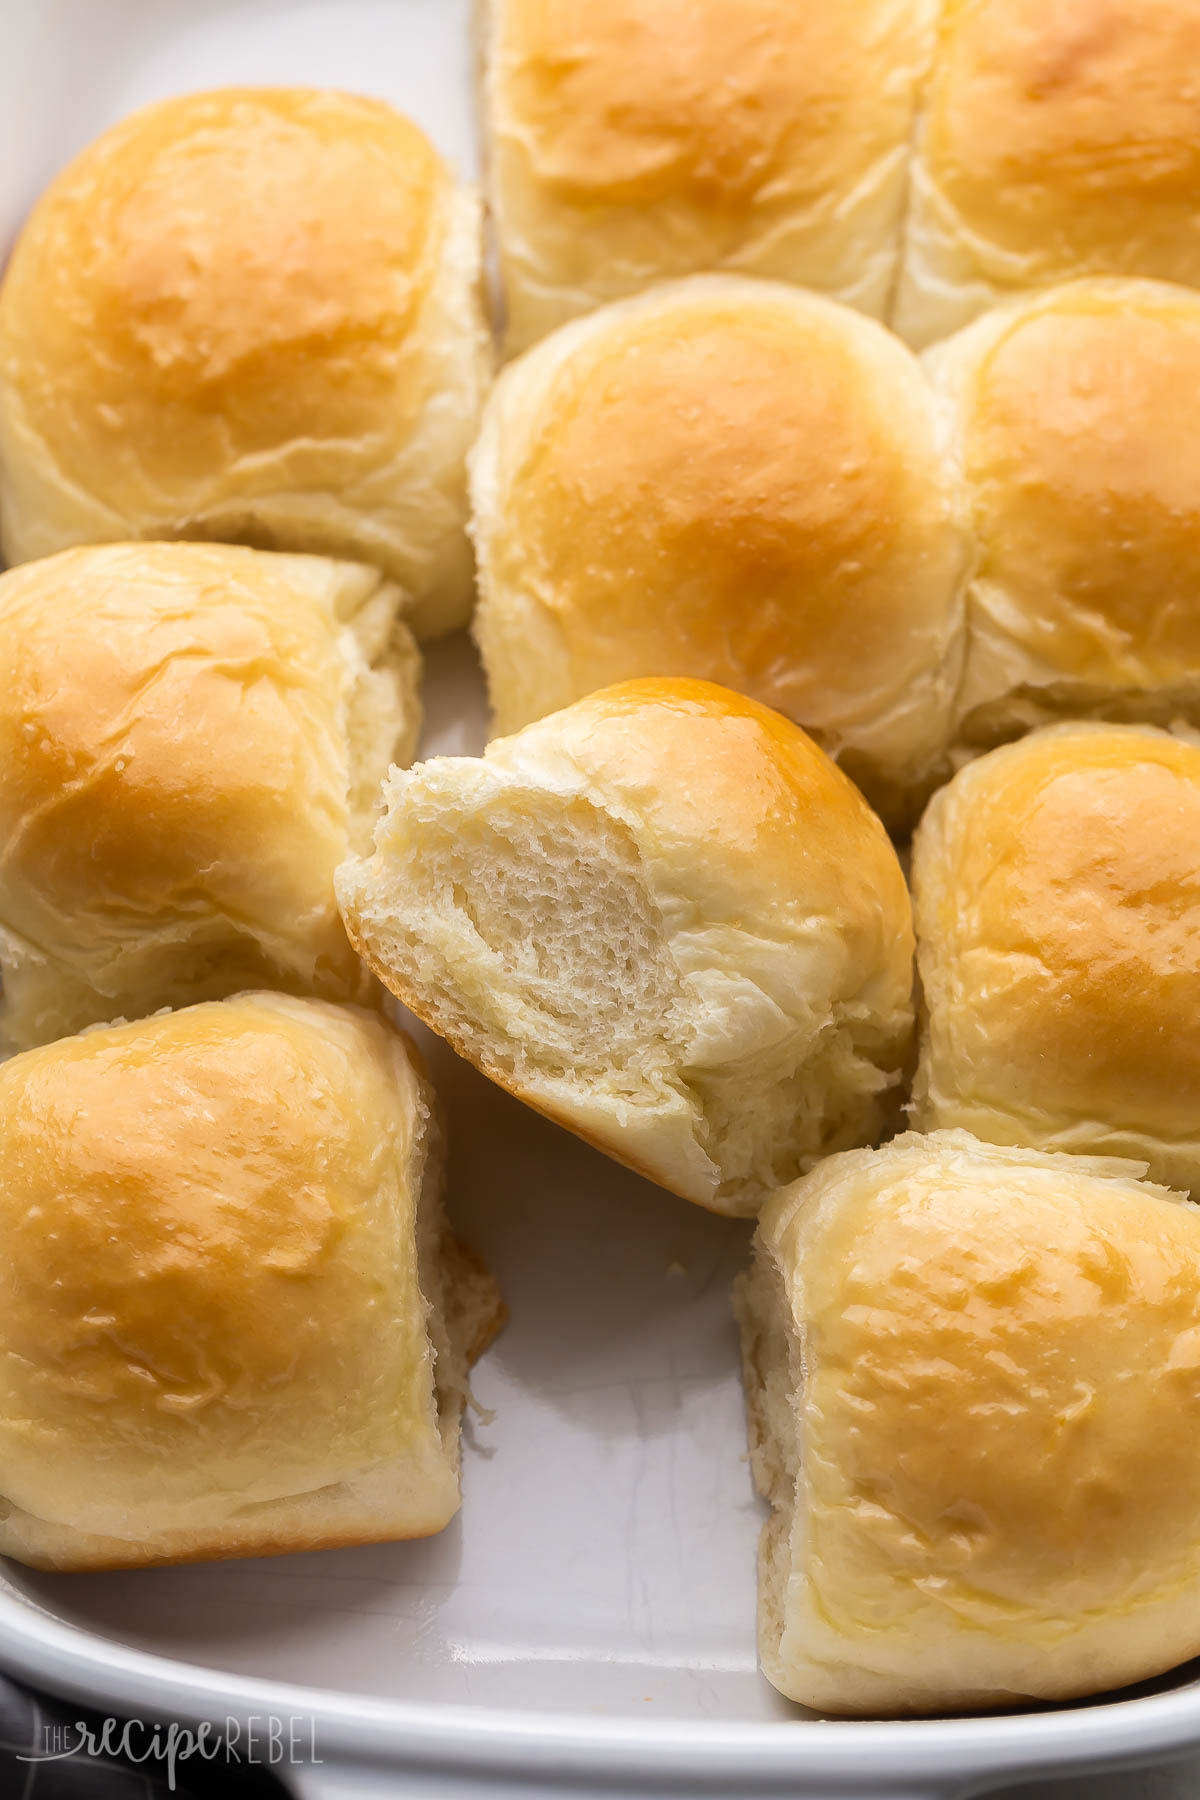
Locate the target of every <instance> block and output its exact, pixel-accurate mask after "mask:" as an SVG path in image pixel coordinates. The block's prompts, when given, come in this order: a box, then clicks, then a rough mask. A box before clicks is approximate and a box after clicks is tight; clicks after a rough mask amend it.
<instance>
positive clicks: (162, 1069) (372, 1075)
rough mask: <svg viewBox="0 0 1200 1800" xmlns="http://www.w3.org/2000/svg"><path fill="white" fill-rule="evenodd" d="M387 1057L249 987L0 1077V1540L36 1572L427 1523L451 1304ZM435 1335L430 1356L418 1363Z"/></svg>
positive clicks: (434, 1174)
mask: <svg viewBox="0 0 1200 1800" xmlns="http://www.w3.org/2000/svg"><path fill="white" fill-rule="evenodd" d="M431 1104H432V1101H431V1095H430V1091H429V1089H428V1088H427V1086H426V1084H425V1082H424V1080H423V1078H422V1076H421V1075H420V1073H419V1071H418V1069H417V1066H416V1064H415V1062H414V1053H413V1052H412V1050H411V1047H410V1045H409V1044H408V1041H407V1040H406V1039H404V1038H402V1037H401V1036H400V1035H399V1034H397V1033H396V1032H394V1031H393V1030H392V1029H391V1027H390V1026H388V1025H386V1024H385V1023H384V1022H383V1021H382V1020H381V1019H379V1018H378V1017H377V1016H375V1015H374V1014H371V1013H367V1012H363V1011H361V1010H360V1009H358V1008H341V1007H334V1006H330V1005H327V1004H325V1003H323V1002H319V1001H304V1000H292V999H288V998H286V997H284V996H281V995H271V994H252V995H243V996H239V997H238V998H237V999H234V1000H229V1001H225V1002H221V1003H219V1004H214V1005H205V1006H199V1007H193V1008H190V1009H187V1010H185V1011H182V1012H177V1013H172V1014H169V1015H163V1016H160V1017H158V1018H155V1019H150V1020H146V1021H143V1022H142V1023H138V1024H130V1025H122V1026H119V1027H115V1028H106V1029H100V1030H96V1031H92V1032H88V1033H86V1034H84V1035H83V1036H81V1037H75V1038H69V1039H66V1040H64V1041H62V1042H59V1043H56V1044H52V1045H49V1046H47V1047H45V1048H43V1049H40V1050H34V1051H30V1052H28V1053H27V1054H25V1055H23V1056H18V1057H14V1058H13V1059H11V1060H10V1061H8V1062H7V1063H5V1064H4V1065H3V1066H2V1067H0V1141H2V1143H3V1157H2V1158H0V1236H2V1238H3V1277H2V1285H3V1295H4V1303H3V1306H2V1307H0V1315H2V1316H0V1347H2V1350H3V1354H2V1355H0V1464H2V1466H3V1490H4V1504H3V1507H2V1508H0V1550H2V1551H3V1553H4V1554H6V1555H11V1556H16V1557H18V1558H20V1559H21V1560H22V1561H25V1562H31V1563H34V1564H37V1565H40V1566H47V1567H54V1568H90V1567H114V1566H117V1567H122V1566H134V1565H138V1564H143V1563H153V1562H161V1561H175V1560H186V1559H192V1558H200V1557H222V1556H232V1555H258V1554H264V1553H268V1552H273V1551H280V1550H301V1549H310V1548H318V1547H321V1546H325V1545H336V1544H340V1543H356V1542H365V1541H373V1540H376V1539H382V1538H391V1537H417V1536H423V1535H426V1534H427V1533H430V1532H434V1531H438V1530H440V1529H441V1527H442V1526H443V1525H445V1524H446V1522H447V1520H448V1519H449V1518H450V1517H451V1516H452V1515H453V1513H454V1512H455V1511H456V1510H457V1507H458V1419H459V1413H460V1411H461V1406H462V1399H463V1393H464V1390H465V1367H466V1350H467V1345H468V1342H469V1340H470V1339H471V1337H475V1338H476V1340H477V1339H478V1337H479V1335H480V1330H481V1327H482V1329H483V1334H484V1335H486V1330H487V1327H488V1326H489V1325H490V1326H494V1325H495V1323H496V1315H497V1309H498V1301H497V1299H496V1296H495V1292H494V1290H493V1289H491V1288H490V1284H488V1283H486V1281H484V1280H482V1278H481V1277H480V1276H479V1275H478V1273H476V1275H475V1276H474V1277H473V1283H474V1285H473V1290H472V1296H473V1297H472V1304H473V1306H474V1312H475V1316H474V1318H472V1319H469V1320H468V1319H467V1318H464V1317H463V1316H461V1309H460V1311H459V1312H458V1313H457V1314H456V1310H455V1304H454V1301H453V1297H452V1296H451V1295H449V1294H446V1293H444V1292H443V1282H444V1279H445V1276H446V1274H447V1272H448V1271H447V1270H446V1269H445V1268H444V1267H443V1259H444V1248H445V1247H444V1238H445V1232H444V1227H443V1224H442V1220H441V1215H440V1211H439V1201H438V1187H439V1182H440V1149H439V1143H438V1133H437V1128H436V1123H435V1121H434V1118H433V1115H432V1112H431ZM435 1347H436V1349H437V1351H438V1354H437V1358H436V1363H435V1354H434V1352H435Z"/></svg>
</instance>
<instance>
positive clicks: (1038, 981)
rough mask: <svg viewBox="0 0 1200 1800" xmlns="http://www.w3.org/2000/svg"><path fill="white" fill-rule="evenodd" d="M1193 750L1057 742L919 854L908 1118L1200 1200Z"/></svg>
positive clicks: (1110, 733)
mask: <svg viewBox="0 0 1200 1800" xmlns="http://www.w3.org/2000/svg"><path fill="white" fill-rule="evenodd" d="M1197 844H1200V737H1197V736H1196V735H1195V734H1193V733H1187V734H1182V733H1181V734H1175V735H1173V734H1170V733H1168V732H1165V731H1158V730H1155V729H1153V728H1151V727H1149V726H1135V725H1102V724H1091V723H1078V724H1063V725H1056V726H1049V727H1047V728H1046V729H1044V730H1042V731H1036V732H1033V733H1032V734H1031V735H1030V736H1029V737H1027V738H1023V739H1022V740H1021V741H1020V742H1019V743H1016V744H1011V745H1008V746H1006V747H1005V748H1003V749H1000V750H993V751H992V752H991V753H990V754H989V755H987V756H984V757H981V758H980V759H979V760H978V761H977V762H973V763H970V764H968V765H967V767H966V768H964V769H962V770H961V771H960V772H959V774H958V775H956V776H955V778H954V780H953V781H952V782H951V783H950V784H949V786H947V787H945V788H943V789H942V790H941V792H940V793H939V794H937V795H936V796H935V798H934V800H933V801H932V802H931V804H930V806H929V809H928V811H927V812H926V814H925V817H924V819H923V820H922V822H921V825H920V828H919V829H918V831H917V834H916V837H915V839H914V843H913V858H912V883H913V904H914V911H915V915H916V923H917V939H918V958H919V967H920V975H921V990H922V995H923V1024H922V1033H921V1054H920V1064H919V1067H918V1071H917V1078H916V1086H915V1092H914V1104H913V1119H914V1122H915V1123H916V1124H918V1125H920V1126H921V1127H922V1128H926V1129H931V1128H933V1127H935V1126H961V1127H963V1128H964V1129H966V1130H968V1131H972V1132H974V1133H975V1134H976V1136H978V1137H980V1138H986V1139H988V1140H989V1141H992V1142H995V1143H1004V1144H1027V1145H1033V1146H1036V1147H1037V1148H1039V1149H1045V1150H1069V1151H1075V1152H1084V1153H1089V1154H1101V1155H1112V1156H1125V1157H1131V1158H1133V1159H1135V1160H1136V1161H1138V1162H1140V1163H1144V1164H1145V1165H1146V1166H1147V1167H1148V1168H1149V1170H1150V1174H1151V1176H1152V1177H1153V1178H1154V1179H1155V1180H1157V1181H1161V1182H1164V1183H1167V1184H1169V1185H1170V1186H1171V1187H1175V1188H1179V1189H1182V1190H1184V1191H1191V1192H1194V1193H1197V1194H1200V860H1198V859H1197V854H1196V846H1197Z"/></svg>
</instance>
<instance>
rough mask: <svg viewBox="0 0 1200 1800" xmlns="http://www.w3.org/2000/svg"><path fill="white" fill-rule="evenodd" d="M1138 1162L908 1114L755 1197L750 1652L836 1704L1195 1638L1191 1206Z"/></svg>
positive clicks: (1079, 1669)
mask: <svg viewBox="0 0 1200 1800" xmlns="http://www.w3.org/2000/svg"><path fill="white" fill-rule="evenodd" d="M1138 1173H1139V1170H1138V1166H1137V1165H1136V1164H1130V1163H1122V1162H1113V1161H1100V1160H1091V1159H1084V1158H1078V1157H1063V1156H1046V1155H1041V1154H1039V1153H1038V1152H1037V1151H1034V1150H1017V1149H1010V1150H1003V1149H997V1148H993V1147H991V1146H989V1145H983V1144H979V1143H976V1142H975V1140H974V1139H973V1138H971V1137H970V1136H969V1135H968V1134H967V1133H966V1132H960V1131H948V1132H939V1133H937V1134H936V1135H934V1136H933V1137H929V1138H922V1137H919V1136H917V1135H915V1134H910V1135H907V1136H905V1137H901V1138H897V1139H895V1140H894V1141H893V1142H892V1143H891V1144H888V1145H887V1146H886V1147H885V1148H884V1149H882V1150H861V1151H854V1152H851V1153H850V1154H848V1155H844V1156H836V1157H832V1158H831V1159H830V1160H829V1161H828V1162H825V1163H823V1164H822V1165H821V1167H820V1168H818V1169H816V1170H815V1171H814V1172H813V1173H812V1174H811V1175H810V1176H809V1177H808V1179H807V1180H805V1181H802V1182H798V1183H797V1184H796V1185H795V1186H794V1187H791V1188H788V1189H785V1190H784V1192H782V1193H780V1194H777V1195H776V1196H775V1197H774V1198H773V1199H772V1200H771V1202H770V1203H769V1205H768V1206H767V1207H766V1208H765V1210H764V1212H763V1215H762V1220H761V1223H760V1225H759V1229H758V1234H757V1238H756V1254H755V1262H754V1268H753V1270H752V1272H751V1274H750V1276H749V1277H748V1278H744V1279H743V1281H742V1283H741V1284H740V1286H739V1292H738V1295H737V1310H738V1312H739V1314H740V1317H741V1322H742V1330H743V1345H744V1352H745V1366H746V1386H747V1395H748V1400H749V1418H750V1444H751V1461H752V1464H753V1467H754V1472H755V1475H756V1478H757V1480H758V1485H759V1487H760V1489H761V1490H762V1492H763V1493H764V1494H765V1495H766V1496H767V1498H768V1499H769V1500H770V1501H771V1503H772V1507H773V1516H772V1518H771V1521H770V1522H769V1524H768V1525H767V1526H766V1528H765V1529H764V1532H763V1539H762V1547H761V1551H760V1561H759V1642H760V1649H761V1655H762V1662H763V1668H764V1670H765V1672H766V1674H767V1675H768V1677H769V1678H770V1680H771V1681H773V1682H774V1684H775V1686H776V1687H778V1688H779V1689H781V1691H782V1692H783V1693H785V1694H787V1695H788V1696H789V1697H790V1698H791V1699H793V1700H798V1701H800V1702H802V1703H803V1704H804V1705H806V1706H812V1707H816V1708H818V1709H819V1710H821V1711H823V1712H831V1713H929V1712H952V1711H963V1710H966V1709H975V1708H980V1707H992V1706H1012V1705H1014V1704H1021V1703H1023V1702H1027V1701H1032V1700H1065V1699H1070V1698H1072V1697H1073V1696H1076V1695H1082V1694H1093V1693H1099V1692H1102V1691H1103V1690H1105V1689H1108V1688H1115V1687H1119V1686H1120V1685H1121V1684H1123V1683H1125V1682H1131V1681H1140V1680H1142V1679H1144V1678H1146V1677H1148V1676H1151V1675H1157V1674H1159V1673H1160V1672H1161V1671H1163V1670H1165V1669H1169V1668H1172V1667H1173V1666H1174V1665H1175V1664H1176V1663H1180V1662H1183V1661H1184V1660H1185V1659H1186V1658H1188V1657H1192V1656H1195V1655H1197V1654H1198V1653H1200V1355H1198V1352H1197V1346H1198V1345H1200V1216H1198V1215H1197V1213H1196V1211H1195V1209H1194V1208H1193V1207H1191V1206H1189V1205H1186V1204H1183V1203H1181V1202H1180V1199H1179V1196H1178V1195H1175V1194H1172V1193H1170V1192H1168V1191H1167V1190H1166V1189H1164V1188H1157V1187H1151V1186H1149V1185H1146V1184H1143V1183H1141V1182H1139V1181H1137V1180H1135V1179H1133V1177H1135V1176H1136V1175H1137V1174H1138Z"/></svg>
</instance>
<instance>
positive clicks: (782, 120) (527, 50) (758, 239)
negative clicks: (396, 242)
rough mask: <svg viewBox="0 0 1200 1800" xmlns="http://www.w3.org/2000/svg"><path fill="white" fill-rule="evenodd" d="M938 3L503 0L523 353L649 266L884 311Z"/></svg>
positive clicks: (488, 113) (508, 239)
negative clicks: (789, 286)
mask: <svg viewBox="0 0 1200 1800" xmlns="http://www.w3.org/2000/svg"><path fill="white" fill-rule="evenodd" d="M935 14H936V5H935V3H934V0H856V4H854V5H853V6H844V5H837V4H836V3H835V0H810V3H808V4H804V5H796V4H795V0H654V4H647V0H591V3H590V4H588V5H579V4H577V0H490V4H489V5H487V6H486V7H481V9H480V16H481V20H482V25H483V36H484V46H483V49H484V58H485V73H484V114H485V119H486V127H487V135H488V147H489V161H490V175H491V199H492V206H493V209H494V212H495V215H496V219H497V224H498V228H499V240H500V255H501V263H502V270H503V275H504V282H505V290H506V298H507V308H508V342H509V347H510V349H513V350H518V349H523V348H525V347H526V346H527V345H529V344H531V343H532V342H534V340H535V339H537V338H539V337H541V336H543V335H544V334H545V333H546V332H548V331H551V330H553V329H554V328H555V327H556V326H558V325H561V324H563V323H564V322H565V321H566V320H568V319H570V318H573V317H575V316H576V315H578V314H580V313H583V312H586V311H588V310H590V309H591V308H592V307H594V306H597V305H601V304H603V303H604V302H606V301H610V300H616V299H620V298H622V297H623V296H625V295H628V294H633V293H636V292H638V291H639V290H640V289H642V288H644V287H648V286H650V285H651V284H652V283H653V282H655V281H662V280H666V279H670V278H672V277H676V276H682V275H689V274H692V273H695V272H697V271H699V270H705V269H731V270H737V271H739V272H740V273H743V274H749V275H759V276H771V277H774V278H777V279H780V280H785V281H793V282H797V283H799V284H801V285H804V286H807V287H813V288H817V289H820V290H822V291H825V292H827V293H830V294H833V295H834V296H836V297H837V298H839V299H842V300H845V301H848V302H850V303H852V304H854V305H857V306H860V307H862V308H863V309H864V310H865V311H867V312H870V313H874V314H876V315H882V313H883V311H884V308H885V305H886V302H887V299H888V295H889V288H890V285H891V281H892V278H893V275H894V272H895V264H896V256H897V251H898V245H899V234H900V220H901V212H902V209H903V203H904V189H905V173H906V161H907V151H908V143H909V137H910V133H911V129H912V121H913V114H914V110H915V101H916V89H917V83H918V79H919V76H920V74H921V73H922V71H923V69H924V67H925V66H926V64H927V62H928V58H929V53H930V48H931V43H932V38H933V21H934V18H935Z"/></svg>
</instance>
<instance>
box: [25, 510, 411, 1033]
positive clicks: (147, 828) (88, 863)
mask: <svg viewBox="0 0 1200 1800" xmlns="http://www.w3.org/2000/svg"><path fill="white" fill-rule="evenodd" d="M396 601H397V593H396V590H395V588H394V587H392V586H391V585H390V584H389V583H387V582H385V581H383V580H382V579H381V578H380V576H379V575H377V574H376V573H375V571H374V570H371V569H366V568H362V567H360V566H357V565H355V564H352V563H335V562H327V561H325V560H324V559H323V558H318V557H308V556H272V555H269V554H267V553H266V552H263V551H258V550H240V549H234V548H232V547H230V546H227V545H221V544H115V545H104V546H101V547H99V548H97V549H92V550H66V551H63V552H62V553H61V554H60V555H58V556H53V557H49V558H47V559H46V560H45V561H43V562H36V563H26V564H23V565H22V566H21V567H20V568H17V569H11V570H10V571H9V572H8V573H7V574H6V575H3V576H0V976H2V980H3V990H2V996H0V1048H3V1049H9V1050H11V1049H14V1048H18V1049H20V1048H25V1047H28V1046H29V1045H32V1044H38V1043H44V1042H45V1041H47V1040H48V1039H50V1038H53V1037H62V1036H64V1035H65V1034H66V1033H68V1032H71V1031H76V1030H78V1029H79V1028H80V1027H81V1026H83V1025H87V1024H92V1023H95V1022H97V1021H100V1020H104V1019H113V1018H116V1017H118V1016H126V1017H129V1016H133V1015H135V1014H140V1013H146V1012H151V1011H153V1010H154V1009H155V1008H156V1007H159V1006H181V1005H185V1004H187V1003H188V1002H189V1001H193V1000H206V999H217V998H219V997H220V996H222V995H224V994H229V993H235V992H236V991H237V990H238V988H241V987H247V986H269V987H281V988H288V989H291V990H292V991H294V992H301V993H304V992H315V993H319V994H323V995H325V996H326V997H328V998H330V999H346V998H351V997H353V996H355V995H365V994H366V993H368V992H369V991H370V989H369V983H368V978H367V976H366V972H365V971H364V970H363V969H362V966H361V964H360V963H359V961H358V959H357V957H356V956H355V955H354V952H353V951H352V950H351V948H350V946H349V944H348V943H347V941H346V935H345V932H344V931H343V929H342V925H341V921H340V919H339V917H338V911H337V905H336V901H335V899H334V893H333V871H334V868H335V866H336V865H337V863H338V862H340V861H341V859H342V858H343V857H344V856H345V854H346V851H347V848H348V847H350V846H351V845H361V846H365V845H366V844H368V843H369V842H370V836H371V827H372V822H373V817H374V812H375V807H376V804H377V801H378V795H379V784H380V782H381V781H382V779H383V776H384V774H385V773H386V771H387V768H388V765H389V763H390V762H392V761H393V760H394V759H400V760H404V759H407V758H408V757H409V756H410V755H411V754H412V751H413V750H414V748H415V744H416V730H417V722H418V707H417V700H416V681H417V660H418V659H417V652H416V649H415V646H414V645H413V642H412V639H411V636H410V635H409V632H408V630H407V628H406V627H405V626H404V625H402V624H400V625H398V624H397V623H396V619H395V608H396Z"/></svg>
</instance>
